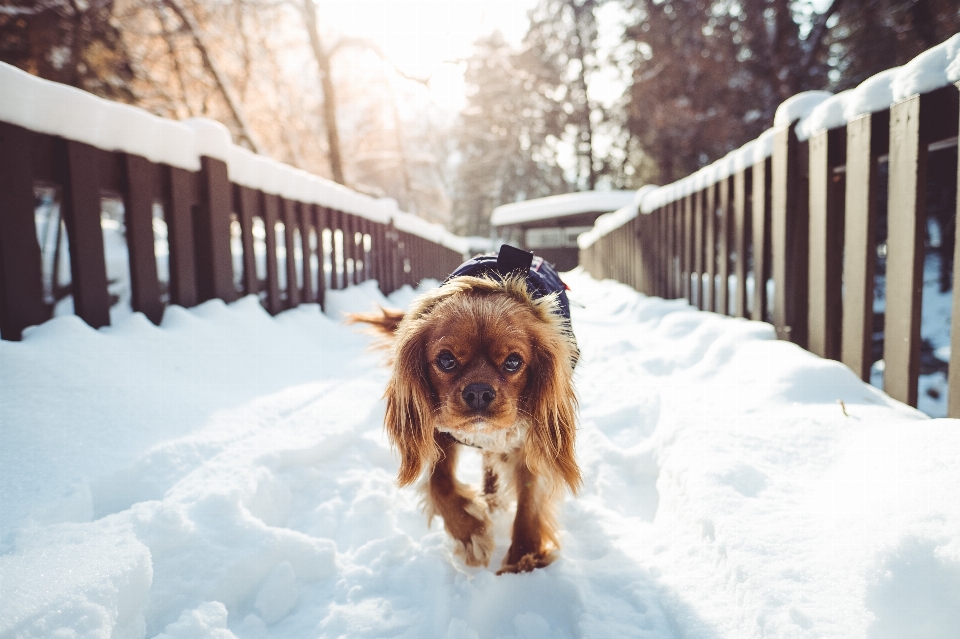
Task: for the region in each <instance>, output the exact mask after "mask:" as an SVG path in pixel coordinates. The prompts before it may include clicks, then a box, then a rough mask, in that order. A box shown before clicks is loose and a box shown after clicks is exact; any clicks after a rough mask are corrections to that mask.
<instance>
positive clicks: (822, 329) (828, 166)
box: [580, 86, 960, 417]
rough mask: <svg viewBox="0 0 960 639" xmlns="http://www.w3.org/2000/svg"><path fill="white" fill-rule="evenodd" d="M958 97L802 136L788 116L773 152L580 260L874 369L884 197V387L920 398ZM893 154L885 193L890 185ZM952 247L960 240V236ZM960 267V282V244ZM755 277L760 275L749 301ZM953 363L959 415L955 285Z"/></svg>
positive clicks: (952, 406)
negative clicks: (929, 270)
mask: <svg viewBox="0 0 960 639" xmlns="http://www.w3.org/2000/svg"><path fill="white" fill-rule="evenodd" d="M958 95H960V94H958V90H957V87H954V86H946V87H943V88H941V89H937V90H935V91H931V92H929V93H925V94H922V95H916V96H913V97H911V98H908V99H906V100H904V101H901V102H899V103H897V104H894V105H893V106H891V107H890V108H889V109H888V110H885V111H881V112H876V113H872V114H867V115H863V116H861V117H859V118H857V119H855V120H853V121H851V122H849V123H848V124H847V125H846V126H845V127H840V128H835V129H831V130H828V131H824V132H821V133H819V134H816V135H814V136H813V137H811V138H810V139H809V140H807V141H803V142H800V141H798V139H797V136H796V133H795V131H794V126H793V124H792V123H791V125H790V126H784V127H781V128H779V129H778V130H776V132H775V134H774V144H773V155H772V157H770V158H767V159H765V160H763V161H760V162H757V163H756V164H753V165H752V166H747V167H745V168H743V169H741V170H738V171H734V172H733V174H732V175H730V176H729V177H728V178H724V179H721V180H718V181H713V182H709V183H706V184H703V185H702V186H700V188H697V189H695V190H694V191H693V192H692V193H690V194H688V195H681V194H680V192H679V190H674V195H673V196H671V197H669V198H667V201H664V202H663V203H662V205H660V206H658V207H657V208H656V209H654V210H653V211H651V212H649V214H641V215H638V216H637V217H635V218H634V219H633V220H631V221H630V222H629V223H627V224H624V225H622V226H620V227H619V228H617V229H615V230H613V231H611V232H609V233H607V234H606V235H603V236H602V237H600V238H599V239H597V240H596V241H595V242H594V243H593V244H592V245H590V246H589V247H587V248H585V249H582V250H581V253H580V263H581V264H582V265H583V267H584V268H585V269H586V270H587V271H589V272H590V273H591V274H592V275H593V276H594V277H598V278H605V277H608V278H614V279H618V280H620V281H622V282H625V283H627V284H630V285H631V286H634V287H635V288H637V289H638V290H640V291H642V292H644V293H647V294H650V295H657V296H661V297H666V298H686V299H688V300H690V302H691V303H693V304H696V305H697V306H698V307H699V308H701V309H704V310H709V311H716V312H719V313H725V314H730V315H734V316H738V317H750V318H752V319H755V320H764V321H770V322H771V323H772V324H773V325H774V327H775V328H776V331H777V334H778V335H779V336H780V337H781V338H782V339H788V340H791V341H793V342H795V343H797V344H799V345H800V346H803V347H804V348H807V349H809V350H810V351H812V352H814V353H816V354H818V355H820V356H822V357H826V358H830V359H838V360H840V361H842V362H844V363H845V364H847V365H848V366H849V367H850V368H851V369H853V370H854V371H855V372H856V373H857V374H858V375H859V376H860V377H861V378H863V379H864V380H869V376H870V365H871V357H870V349H871V338H872V333H873V330H874V327H873V321H874V312H873V302H874V268H875V264H876V239H875V238H876V233H877V206H878V200H879V199H880V198H881V197H883V196H884V195H886V198H887V211H888V214H887V220H888V234H887V236H888V239H887V244H886V248H887V255H886V311H885V318H884V327H883V330H884V333H885V335H884V351H883V359H884V360H885V374H884V390H885V391H886V392H887V394H889V395H890V396H891V397H894V398H895V399H898V400H900V401H902V402H905V403H907V404H910V405H911V406H916V405H917V380H918V375H919V366H920V310H921V293H922V283H923V281H922V276H923V257H924V236H925V224H926V219H927V218H926V211H925V206H926V202H927V188H928V184H927V179H926V175H927V160H928V156H929V154H930V152H931V149H934V150H936V149H944V148H948V147H950V146H951V145H952V146H956V144H957V130H958ZM883 164H886V172H887V174H888V176H889V178H888V180H887V190H886V194H884V193H883V192H882V190H881V188H880V186H879V182H878V173H879V172H880V170H881V166H882V165H883ZM953 197H954V200H955V201H956V199H957V198H956V193H955V192H954V194H953ZM956 228H957V230H960V225H957V227H956ZM954 246H955V247H956V248H955V249H954V250H958V249H960V235H958V236H957V241H956V244H955V245H954ZM749 254H752V259H747V256H748V255H749ZM953 264H954V282H955V284H954V286H956V285H957V284H956V283H957V282H960V277H958V271H957V269H958V268H960V255H956V254H955V255H954V262H953ZM728 275H736V277H735V278H729V279H728ZM748 275H752V279H753V281H754V282H755V283H756V284H755V285H754V286H753V291H752V297H751V298H750V299H749V300H748V298H747V292H748V291H747V282H748ZM768 280H772V284H773V285H772V289H773V299H772V300H767V285H766V284H767V282H768ZM734 282H735V283H734ZM728 283H729V285H728ZM731 288H732V291H729V289H731ZM955 290H956V289H954V291H955ZM728 291H729V292H728ZM731 294H732V298H730V297H729V295H731ZM771 301H772V305H771V304H768V303H769V302H771ZM768 308H769V310H768ZM949 371H950V375H949V406H948V409H947V410H948V415H949V416H951V417H960V296H958V295H956V294H954V296H953V315H952V330H951V355H950V367H949Z"/></svg>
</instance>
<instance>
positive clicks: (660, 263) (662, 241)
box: [657, 204, 670, 299]
mask: <svg viewBox="0 0 960 639" xmlns="http://www.w3.org/2000/svg"><path fill="white" fill-rule="evenodd" d="M669 210H670V209H669V204H664V205H662V206H661V207H660V208H659V209H657V226H658V229H659V233H660V237H659V238H658V240H657V295H659V296H660V297H662V298H664V299H669V297H670V283H669V282H670V269H669V266H668V265H669V260H670V217H669Z"/></svg>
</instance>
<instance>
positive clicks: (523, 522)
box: [497, 455, 559, 575]
mask: <svg viewBox="0 0 960 639" xmlns="http://www.w3.org/2000/svg"><path fill="white" fill-rule="evenodd" d="M517 457H518V458H519V459H517V461H516V465H515V467H514V481H515V483H516V489H517V516H516V519H514V521H513V540H512V543H511V544H510V550H508V551H507V556H506V557H504V558H503V565H502V566H501V568H500V570H499V571H498V572H497V574H498V575H499V574H503V573H505V572H528V571H530V570H534V569H535V568H543V567H544V566H547V565H549V564H550V562H552V561H553V560H554V551H555V550H556V549H557V548H558V547H559V544H558V543H557V523H556V512H555V510H556V504H555V503H554V502H555V501H556V495H557V494H558V493H557V492H556V491H552V492H551V491H548V490H547V488H546V487H545V485H544V483H543V481H542V480H541V479H540V478H538V477H537V476H536V475H534V474H533V473H531V472H530V470H529V469H528V468H527V465H526V463H525V462H524V460H523V457H522V455H518V456H517Z"/></svg>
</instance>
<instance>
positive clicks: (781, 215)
mask: <svg viewBox="0 0 960 639" xmlns="http://www.w3.org/2000/svg"><path fill="white" fill-rule="evenodd" d="M799 147H800V143H799V142H798V141H797V136H796V133H794V131H793V128H792V127H784V128H782V129H780V130H778V131H777V132H776V134H774V140H773V159H772V161H771V171H772V174H773V176H772V177H773V182H772V184H773V192H772V193H771V200H770V209H771V234H770V243H771V248H772V250H771V253H772V255H773V265H772V266H773V269H772V270H773V281H774V302H773V326H774V328H775V329H776V331H777V336H778V337H779V338H780V339H787V340H790V341H792V342H794V343H796V344H799V345H800V346H805V345H806V339H807V335H806V333H807V331H806V329H807V326H806V325H807V313H806V302H807V250H808V246H807V233H808V221H807V205H806V197H802V192H803V191H804V189H803V188H802V186H803V185H802V184H801V176H800V172H801V167H802V164H803V163H802V162H801V161H800V148H799Z"/></svg>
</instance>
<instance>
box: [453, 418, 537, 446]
mask: <svg viewBox="0 0 960 639" xmlns="http://www.w3.org/2000/svg"><path fill="white" fill-rule="evenodd" d="M527 429H528V424H527V423H526V422H520V423H517V424H515V425H514V426H513V427H512V428H505V429H500V430H495V431H493V432H490V431H488V430H486V429H485V428H484V427H483V424H478V426H477V428H476V429H475V430H459V429H457V430H454V429H452V428H447V427H446V426H440V427H438V428H437V430H439V431H440V432H442V433H448V434H449V435H451V436H452V437H453V438H454V439H456V440H457V441H458V442H460V443H461V444H466V445H467V446H473V447H474V448H480V449H481V450H486V451H490V452H492V453H509V452H511V451H514V450H516V449H517V448H519V447H520V446H521V445H522V444H523V440H524V439H525V438H526V436H527Z"/></svg>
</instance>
